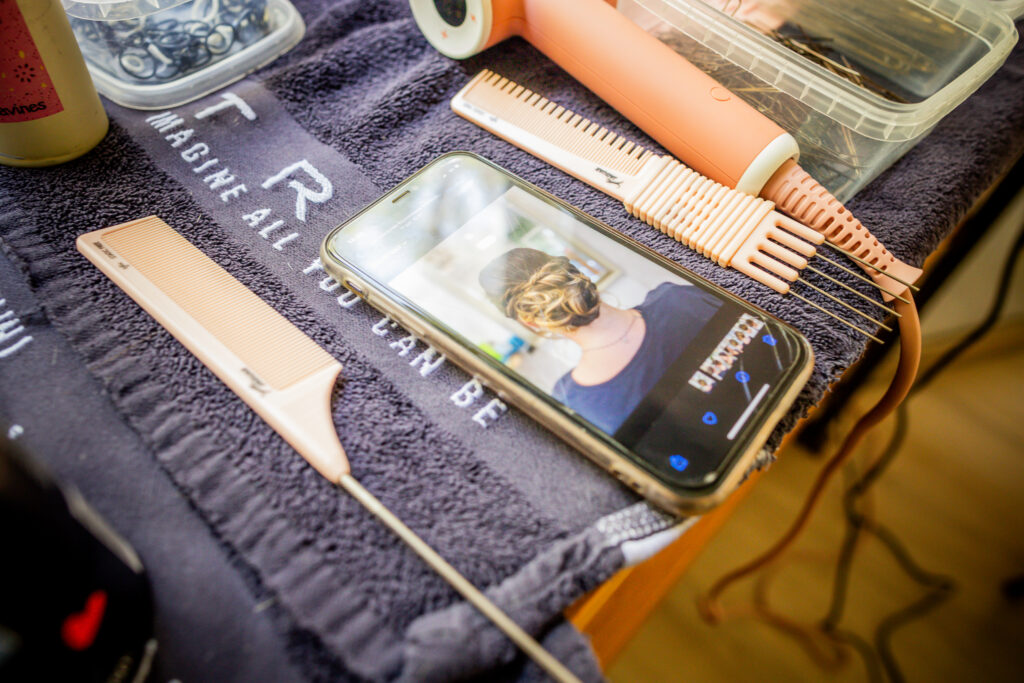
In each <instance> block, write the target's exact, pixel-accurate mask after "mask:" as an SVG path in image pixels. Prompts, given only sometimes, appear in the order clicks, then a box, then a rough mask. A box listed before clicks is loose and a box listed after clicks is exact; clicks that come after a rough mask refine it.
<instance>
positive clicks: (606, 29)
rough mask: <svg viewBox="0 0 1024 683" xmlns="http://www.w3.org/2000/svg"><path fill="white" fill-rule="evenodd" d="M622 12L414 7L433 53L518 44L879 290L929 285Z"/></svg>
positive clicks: (555, 5) (749, 118)
mask: <svg viewBox="0 0 1024 683" xmlns="http://www.w3.org/2000/svg"><path fill="white" fill-rule="evenodd" d="M614 4H615V3H614V0H410V5H411V8H412V13H413V17H414V18H415V19H416V22H417V24H418V25H419V27H420V30H422V31H423V34H424V36H425V37H426V39H427V40H428V41H429V42H430V44H431V45H433V46H434V47H435V48H437V50H439V51H440V52H441V53H442V54H445V55H447V56H449V57H452V58H454V59H465V58H467V57H470V56H472V55H475V54H477V53H479V52H480V51H482V50H484V49H486V48H488V47H490V46H492V45H494V44H496V43H499V42H501V41H502V40H505V39H506V38H509V37H511V36H514V35H517V36H521V37H522V38H524V39H525V40H527V41H529V42H530V43H531V44H532V45H533V46H534V47H536V48H537V49H538V50H540V51H541V52H543V53H544V54H545V55H547V56H548V57H549V58H550V59H552V60H553V61H554V62H555V63H557V64H558V65H559V66H561V67H562V68H563V69H565V70H566V71H567V72H569V73H570V74H571V75H572V76H573V77H574V78H576V79H577V80H578V81H579V82H580V83H582V84H583V85H585V86H586V87H587V88H589V89H590V90H592V91H593V92H594V93H596V94H597V95H598V96H599V97H601V98H602V99H603V100H605V101H606V102H608V104H610V105H612V106H613V107H615V108H616V109H617V110H618V111H619V112H620V113H622V114H623V115H624V116H626V117H627V118H628V119H629V120H631V121H632V122H633V123H635V124H636V125H637V126H639V127H640V128H641V129H643V130H644V131H646V132H647V133H648V134H649V135H650V136H651V137H652V138H654V139H655V140H657V141H658V142H659V143H661V144H662V145H663V146H664V147H665V148H666V149H667V150H668V151H669V152H671V153H672V154H673V155H675V156H676V157H677V158H678V159H680V160H681V161H682V162H684V163H685V164H687V165H688V166H690V167H691V168H692V169H693V170H695V171H697V172H698V173H700V174H702V175H704V176H707V177H708V178H710V179H711V180H713V181H715V182H717V183H720V184H722V185H725V186H727V187H730V188H733V189H736V190H739V191H740V192H743V193H746V194H749V195H754V196H760V197H762V198H764V199H766V200H769V201H772V202H774V204H775V206H776V207H777V208H778V209H779V210H780V211H782V212H784V213H786V214H788V215H789V216H792V217H793V218H795V219H797V220H799V221H800V222H801V223H803V224H805V225H807V226H809V227H811V228H813V229H814V230H816V231H818V232H820V233H821V234H822V235H824V236H825V237H826V238H827V239H828V240H829V241H830V242H832V243H834V244H835V245H837V246H839V247H841V248H842V249H843V250H844V251H845V252H847V254H848V255H850V256H851V258H853V259H854V260H855V261H856V262H857V263H858V264H860V266H861V267H862V268H863V269H864V270H865V271H866V272H867V273H868V275H869V276H870V277H871V278H872V279H873V280H874V281H875V282H877V283H878V284H879V285H881V288H882V291H883V296H884V298H885V299H886V300H891V299H892V298H893V294H891V293H890V292H894V293H896V294H899V293H902V292H904V291H905V290H906V289H907V288H908V287H909V286H910V283H913V282H914V281H915V280H916V279H917V278H918V277H919V276H920V274H921V271H920V269H918V268H914V267H913V266H910V265H908V264H906V263H903V262H902V261H899V260H898V259H896V258H895V257H894V256H893V255H892V254H891V253H889V251H888V250H887V249H886V248H885V247H884V246H883V245H882V244H881V243H880V242H879V241H878V240H877V239H876V238H875V237H874V236H872V235H871V234H870V233H869V232H868V231H867V229H866V228H865V227H864V226H863V225H862V224H861V223H860V221H858V220H857V219H856V218H854V217H853V216H852V215H851V214H850V212H849V211H847V210H846V209H845V208H843V206H842V204H840V203H839V201H838V200H836V199H835V198H834V197H833V196H832V195H831V194H830V193H829V192H828V191H827V190H826V189H825V188H823V187H822V186H821V185H820V184H818V183H817V182H816V181H815V180H814V179H813V178H811V177H810V175H809V174H808V173H807V172H806V171H804V170H803V169H801V168H800V167H799V166H798V165H797V163H796V159H797V157H798V156H799V153H800V150H799V148H798V147H797V143H796V140H795V139H794V138H793V137H792V136H791V135H789V133H787V132H786V131H784V130H783V129H782V128H781V127H779V126H778V125H777V124H775V123H774V122H772V121H771V120H770V119H768V118H767V117H765V116H763V115H762V114H760V113H759V112H757V111H756V110H755V109H753V108H752V107H750V106H749V105H747V104H746V103H745V102H743V101H742V100H741V99H739V98H738V97H736V96H734V95H733V94H732V93H730V92H729V91H728V90H727V89H726V88H724V87H722V86H721V85H719V84H718V83H717V82H716V81H715V80H714V79H712V78H711V77H710V76H708V75H707V74H705V73H704V72H702V71H701V70H700V69H698V68H697V67H695V66H693V65H692V64H690V63H689V62H688V61H686V60H685V59H684V58H683V57H681V56H680V55H679V54H677V53H676V52H675V51H673V50H672V49H671V48H669V47H668V46H666V45H664V44H662V43H661V42H660V41H658V40H657V39H656V38H654V37H653V36H651V35H649V34H647V32H645V31H644V30H643V29H641V28H640V27H639V26H636V25H635V24H633V23H632V22H631V21H629V19H627V18H626V17H624V16H622V15H621V14H619V13H618V12H617V11H616V10H615V8H614V7H613V5H614Z"/></svg>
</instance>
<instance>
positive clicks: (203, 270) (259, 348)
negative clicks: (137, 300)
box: [101, 216, 337, 389]
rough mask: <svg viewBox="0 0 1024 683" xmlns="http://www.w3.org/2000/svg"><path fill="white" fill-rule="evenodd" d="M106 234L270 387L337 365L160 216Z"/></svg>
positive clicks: (135, 265)
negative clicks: (253, 332) (256, 331)
mask: <svg viewBox="0 0 1024 683" xmlns="http://www.w3.org/2000/svg"><path fill="white" fill-rule="evenodd" d="M101 238H102V240H103V242H104V243H106V244H107V245H108V246H110V247H111V248H112V249H113V250H114V251H116V252H117V254H118V255H120V256H121V257H122V258H123V259H124V260H125V261H127V262H128V264H130V266H131V267H132V268H134V269H135V270H137V271H138V272H139V274H141V275H143V276H145V277H146V279H148V280H149V281H150V282H152V283H153V284H154V285H155V286H156V287H157V288H159V289H160V290H161V291H163V292H164V293H165V294H166V295H167V296H168V297H170V298H171V299H172V300H173V301H174V303H176V304H177V305H178V306H180V307H181V308H182V309H183V310H184V311H185V312H186V313H188V315H190V316H191V317H192V318H194V319H195V320H196V322H198V323H199V324H200V325H201V326H202V327H204V328H206V329H207V330H209V331H210V332H211V333H212V334H213V335H214V336H216V337H217V338H218V339H219V340H220V341H221V342H222V343H223V344H224V345H225V346H226V347H228V349H230V350H231V352H232V353H234V354H235V355H236V356H238V358H239V360H241V361H242V362H243V363H244V364H245V367H247V368H248V369H249V370H251V371H252V372H255V373H256V374H257V375H258V377H259V379H261V380H263V381H264V382H266V383H267V384H269V385H270V386H271V387H272V388H274V389H284V388H287V387H289V386H292V385H293V384H295V383H296V382H299V381H300V380H302V379H305V378H306V377H309V376H310V375H312V374H314V373H316V372H317V371H320V370H323V369H324V368H326V367H329V366H331V365H337V361H336V360H334V358H332V357H331V356H330V355H329V354H328V353H327V352H326V351H324V350H323V349H321V348H320V347H319V346H318V345H317V344H316V343H315V342H314V341H313V340H312V339H310V338H309V337H308V336H306V335H305V334H304V333H303V332H302V331H301V330H299V329H298V328H297V327H295V326H294V325H292V324H291V323H290V322H288V320H287V319H285V318H284V317H283V316H282V315H281V314H280V313H278V312H277V311H275V310H274V309H273V308H271V307H270V306H269V305H268V304H267V303H265V302H264V301H263V300H262V299H260V298H259V297H258V296H256V294H254V293H253V292H251V291H250V290H249V289H247V288H246V287H245V285H243V284H242V283H241V282H239V281H238V280H236V279H235V278H234V277H233V276H232V275H231V274H230V273H228V272H227V271H226V270H224V269H223V268H221V267H220V266H218V265H217V264H216V263H214V262H213V261H212V260H211V259H210V258H209V257H207V256H206V255H205V254H203V252H201V251H199V249H197V248H196V247H194V246H192V244H190V243H189V242H188V240H186V239H185V238H184V237H182V236H181V235H179V234H178V233H177V232H175V231H174V229H172V228H171V226H169V225H167V223H165V222H163V221H162V220H160V219H159V218H157V217H155V216H153V217H150V218H144V219H141V220H139V221H134V222H132V223H127V224H125V225H123V226H118V227H116V228H113V229H111V230H108V231H105V232H103V233H102V235H101ZM253 330H258V331H259V334H252V331H253Z"/></svg>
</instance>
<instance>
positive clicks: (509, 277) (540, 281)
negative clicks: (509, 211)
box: [479, 247, 601, 332]
mask: <svg viewBox="0 0 1024 683" xmlns="http://www.w3.org/2000/svg"><path fill="white" fill-rule="evenodd" d="M479 282H480V286H481V287H483V289H484V292H486V293H487V297H488V298H489V299H490V300H491V302H492V303H494V305H495V306H497V307H498V308H499V309H500V310H501V311H502V312H503V313H504V314H505V315H506V316H508V317H509V318H512V319H514V320H518V321H520V322H522V323H526V324H528V325H537V326H538V327H542V328H545V329H548V330H555V329H566V330H567V331H570V332H571V331H572V330H574V329H576V328H577V327H583V326H584V325H589V324H590V323H591V322H593V321H594V320H595V319H596V318H597V316H598V315H599V314H600V310H601V297H600V295H599V294H598V293H597V286H596V285H595V284H594V283H593V282H591V281H590V278H588V277H587V276H586V275H584V274H583V273H581V272H580V271H579V269H577V268H576V266H574V265H573V264H572V263H571V262H570V261H569V259H567V258H566V257H564V256H550V255H549V254H545V253H544V252H543V251H538V250H537V249H527V248H524V247H520V248H517V249H512V250H510V251H507V252H505V253H504V254H502V255H501V256H499V257H498V258H496V259H494V260H493V261H491V262H490V263H488V264H487V265H486V266H484V268H483V270H481V271H480V276H479Z"/></svg>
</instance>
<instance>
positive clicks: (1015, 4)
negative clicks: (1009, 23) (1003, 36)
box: [988, 0, 1024, 19]
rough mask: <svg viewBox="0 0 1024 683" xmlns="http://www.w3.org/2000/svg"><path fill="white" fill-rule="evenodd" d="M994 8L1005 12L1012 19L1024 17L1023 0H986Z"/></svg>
mask: <svg viewBox="0 0 1024 683" xmlns="http://www.w3.org/2000/svg"><path fill="white" fill-rule="evenodd" d="M988 2H989V4H990V5H992V6H993V7H995V8H996V9H998V10H1000V11H1002V12H1006V13H1007V14H1009V15H1010V16H1011V17H1013V18H1014V19H1020V18H1021V17H1024V0H988Z"/></svg>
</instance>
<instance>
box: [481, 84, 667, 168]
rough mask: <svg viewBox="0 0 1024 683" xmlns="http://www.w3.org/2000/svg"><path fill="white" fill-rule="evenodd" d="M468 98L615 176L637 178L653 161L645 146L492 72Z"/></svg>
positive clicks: (482, 107)
mask: <svg viewBox="0 0 1024 683" xmlns="http://www.w3.org/2000/svg"><path fill="white" fill-rule="evenodd" d="M510 95H511V97H510ZM462 96H463V98H464V99H465V100H466V101H467V102H469V103H470V104H473V105H476V106H478V107H480V108H481V109H483V110H485V111H488V112H493V113H494V114H496V115H498V116H500V117H502V118H503V119H505V120H507V121H508V122H509V123H512V124H515V125H516V126H518V127H520V128H522V129H523V130H525V131H527V132H529V133H532V134H533V135H536V136H537V137H539V138H541V139H542V140H546V141H548V142H551V143H552V144H555V145H557V146H558V147H560V148H562V149H564V150H566V151H568V152H572V153H573V154H576V155H578V156H580V157H584V158H586V159H589V160H590V161H592V162H594V163H595V164H599V165H600V166H602V167H604V168H607V169H608V170H611V171H617V172H619V173H623V174H625V175H635V174H636V173H637V172H638V171H639V170H640V167H641V166H643V164H644V162H645V161H647V159H648V158H649V157H650V156H651V152H649V151H647V150H646V149H644V148H643V147H641V146H640V145H638V144H636V143H634V142H631V141H630V140H627V139H625V138H623V137H620V136H619V135H616V134H615V133H613V132H611V131H609V130H607V129H605V128H602V127H601V126H600V125H598V124H596V123H594V122H592V121H591V120H590V119H586V118H583V117H582V116H580V115H579V114H576V113H573V112H572V111H570V110H569V109H566V108H565V107H562V106H560V105H558V104H557V103H555V102H552V101H550V100H548V99H547V98H545V97H542V96H541V95H539V94H537V93H535V92H533V91H532V90H530V89H528V88H525V87H523V86H521V85H518V84H516V83H515V82H513V81H510V80H509V79H507V78H505V77H504V76H502V75H500V74H496V73H494V72H493V71H490V70H488V69H484V70H483V71H481V72H480V73H479V74H477V75H476V77H474V78H473V80H472V81H471V82H470V83H469V84H468V85H467V86H466V87H465V89H464V90H463V91H462Z"/></svg>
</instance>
